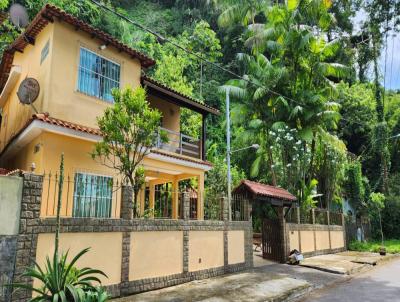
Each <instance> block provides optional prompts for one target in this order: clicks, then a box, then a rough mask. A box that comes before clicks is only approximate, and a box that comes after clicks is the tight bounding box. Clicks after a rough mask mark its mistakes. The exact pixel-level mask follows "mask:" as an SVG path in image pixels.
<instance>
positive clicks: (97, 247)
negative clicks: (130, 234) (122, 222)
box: [36, 232, 122, 285]
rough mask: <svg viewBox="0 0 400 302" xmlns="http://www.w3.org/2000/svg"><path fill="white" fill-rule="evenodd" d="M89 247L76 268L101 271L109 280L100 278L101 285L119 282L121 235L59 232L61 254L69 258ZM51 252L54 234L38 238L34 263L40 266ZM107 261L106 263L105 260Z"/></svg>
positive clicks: (44, 234) (116, 233)
mask: <svg viewBox="0 0 400 302" xmlns="http://www.w3.org/2000/svg"><path fill="white" fill-rule="evenodd" d="M87 247H90V250H89V252H88V253H87V254H86V255H84V256H82V258H81V259H80V260H79V261H78V262H77V267H81V268H83V267H92V268H96V269H100V270H102V271H103V272H104V273H105V274H106V275H107V276H108V278H106V277H104V276H101V275H99V276H98V277H99V278H100V280H101V281H102V284H103V285H111V284H118V283H120V282H121V265H115V264H116V263H118V264H120V263H121V255H122V233H121V232H99V233H92V232H90V233H89V232H79V233H61V234H60V251H63V252H64V253H65V252H67V251H68V253H69V259H72V258H71V257H73V256H75V255H76V254H78V253H79V252H80V251H82V250H83V249H85V248H87ZM53 252H54V234H49V233H43V234H39V235H38V243H37V248H36V262H37V263H38V264H39V265H41V266H43V265H44V264H45V261H46V256H48V255H52V254H53ZM107 259H108V260H107Z"/></svg>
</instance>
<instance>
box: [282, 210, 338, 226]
mask: <svg viewBox="0 0 400 302" xmlns="http://www.w3.org/2000/svg"><path fill="white" fill-rule="evenodd" d="M342 215H343V214H342V213H339V212H330V211H327V210H325V209H310V210H303V209H300V208H291V209H289V211H288V212H287V213H286V217H285V220H286V222H287V223H298V224H321V225H328V224H329V225H342V223H343V222H342ZM299 218H300V219H299Z"/></svg>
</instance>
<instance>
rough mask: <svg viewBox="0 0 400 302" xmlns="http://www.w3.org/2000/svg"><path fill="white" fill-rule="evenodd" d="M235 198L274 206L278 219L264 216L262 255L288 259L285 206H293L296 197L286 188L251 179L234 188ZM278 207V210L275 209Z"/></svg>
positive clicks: (283, 259)
mask: <svg viewBox="0 0 400 302" xmlns="http://www.w3.org/2000/svg"><path fill="white" fill-rule="evenodd" d="M232 193H233V196H235V197H234V198H233V200H235V198H237V196H242V197H244V198H246V199H248V200H249V201H250V202H251V203H252V207H253V205H254V204H255V203H259V204H268V205H271V206H272V209H274V212H275V213H276V215H277V219H271V218H267V217H260V218H262V227H261V233H262V256H263V258H266V259H270V260H273V261H279V262H284V261H285V259H286V249H287V248H286V246H287V244H286V239H285V234H284V219H285V218H284V212H283V209H284V207H289V208H290V207H292V205H294V204H295V203H296V200H297V199H296V197H295V196H294V195H293V194H291V193H290V192H288V191H287V190H285V189H282V188H278V187H274V186H270V185H266V184H262V183H258V182H254V181H250V180H242V182H241V183H240V184H239V185H238V186H237V187H236V188H235V189H234V190H233V192H232ZM275 208H277V210H275Z"/></svg>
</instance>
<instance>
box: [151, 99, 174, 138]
mask: <svg viewBox="0 0 400 302" xmlns="http://www.w3.org/2000/svg"><path fill="white" fill-rule="evenodd" d="M150 106H152V107H153V108H157V109H158V110H160V112H161V113H162V127H164V128H167V129H169V130H172V131H175V132H180V128H181V126H180V118H181V117H180V115H181V112H180V107H179V106H178V105H175V104H172V103H170V102H167V101H164V100H162V99H160V98H158V97H155V96H151V97H150ZM174 139H176V138H174Z"/></svg>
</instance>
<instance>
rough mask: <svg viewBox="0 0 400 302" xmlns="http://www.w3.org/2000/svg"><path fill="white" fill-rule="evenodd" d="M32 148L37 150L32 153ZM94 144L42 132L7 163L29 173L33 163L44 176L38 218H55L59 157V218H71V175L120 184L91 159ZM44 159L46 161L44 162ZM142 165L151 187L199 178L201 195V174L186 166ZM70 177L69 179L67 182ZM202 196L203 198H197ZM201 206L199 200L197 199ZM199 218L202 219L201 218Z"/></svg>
mask: <svg viewBox="0 0 400 302" xmlns="http://www.w3.org/2000/svg"><path fill="white" fill-rule="evenodd" d="M35 146H36V147H38V149H36V150H35ZM93 148H94V143H93V142H90V141H86V140H82V139H77V138H72V137H68V136H64V135H60V134H55V133H51V132H43V133H42V134H40V135H39V136H38V137H37V138H35V139H34V140H33V141H32V142H31V143H30V144H28V145H27V146H25V147H24V148H23V149H21V150H20V152H19V153H18V155H17V156H16V157H15V158H14V159H13V160H12V161H10V165H11V168H15V167H18V168H20V169H23V170H30V167H31V165H32V163H35V165H36V170H35V172H36V173H39V174H43V173H46V175H47V176H46V179H45V181H44V184H43V186H44V188H43V202H42V204H41V216H42V217H45V216H55V201H56V199H55V198H54V197H55V196H56V190H57V186H56V185H55V174H56V172H57V171H58V170H59V165H60V156H61V153H64V172H65V175H66V178H65V180H66V182H65V184H64V187H63V204H62V209H61V216H72V211H73V193H74V184H73V180H74V174H75V173H76V172H86V173H94V174H99V175H107V176H110V177H114V179H116V180H119V181H120V179H119V178H120V177H119V175H118V174H117V171H116V170H113V169H110V168H108V167H106V166H104V165H102V164H101V163H100V162H99V161H98V160H93V159H92V157H91V156H90V153H91V152H92V151H93ZM44 159H45V160H44ZM143 165H144V167H145V169H146V171H147V172H146V173H147V175H149V176H154V177H156V178H157V179H156V180H153V181H151V184H155V183H157V182H158V183H160V181H161V182H164V181H172V182H176V181H179V180H181V179H186V178H190V177H198V179H199V185H200V186H199V191H200V192H203V188H204V187H203V186H204V185H203V184H204V171H202V170H200V169H196V168H191V167H187V166H180V165H177V164H175V163H170V162H163V161H159V160H156V159H149V158H145V159H144V161H143ZM151 170H158V171H166V172H169V171H171V172H173V173H176V171H177V170H178V171H180V172H181V173H182V174H180V175H173V174H167V173H162V172H153V173H152V172H151ZM49 173H51V174H52V181H49V179H48V174H49ZM68 176H69V179H68ZM200 197H202V196H200ZM199 203H201V198H199ZM198 208H199V217H200V218H202V217H203V216H202V207H201V206H200V205H199V206H198ZM111 213H112V216H113V217H119V216H120V196H119V195H115V196H113V207H112V210H111ZM200 215H201V216H200Z"/></svg>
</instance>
